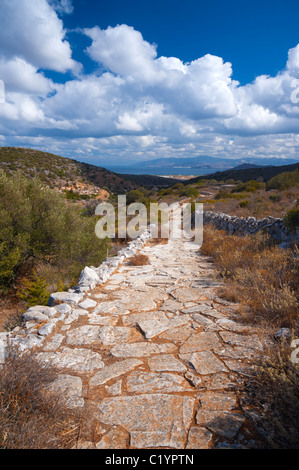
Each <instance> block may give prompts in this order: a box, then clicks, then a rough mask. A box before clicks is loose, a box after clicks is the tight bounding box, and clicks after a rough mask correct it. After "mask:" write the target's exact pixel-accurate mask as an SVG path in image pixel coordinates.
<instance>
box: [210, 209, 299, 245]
mask: <svg viewBox="0 0 299 470" xmlns="http://www.w3.org/2000/svg"><path fill="white" fill-rule="evenodd" d="M203 221H204V223H211V224H213V225H215V226H216V228H217V229H219V230H225V231H227V232H229V233H230V234H237V235H245V234H249V235H253V234H255V233H258V232H261V231H264V232H267V233H268V234H269V235H270V236H271V237H272V238H273V239H274V240H275V241H276V242H278V243H280V244H281V245H282V246H287V245H288V244H290V243H292V241H293V240H294V238H295V239H297V235H295V236H294V235H293V234H291V233H290V232H289V230H288V228H287V227H286V226H285V225H284V223H283V219H280V218H275V217H271V216H268V217H265V218H263V219H256V218H255V217H236V216H231V215H228V214H223V213H217V212H212V211H205V212H204V214H203ZM298 238H299V237H298Z"/></svg>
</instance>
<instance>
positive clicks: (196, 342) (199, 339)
mask: <svg viewBox="0 0 299 470" xmlns="http://www.w3.org/2000/svg"><path fill="white" fill-rule="evenodd" d="M221 347H222V346H221V343H220V341H219V339H218V336H217V334H216V333H214V332H205V331H204V332H199V333H194V334H193V335H192V336H190V338H188V339H187V341H186V342H185V343H184V344H183V345H182V346H181V349H180V353H181V354H185V353H189V352H198V351H206V350H209V349H211V350H214V351H217V350H219V349H220V348H221Z"/></svg>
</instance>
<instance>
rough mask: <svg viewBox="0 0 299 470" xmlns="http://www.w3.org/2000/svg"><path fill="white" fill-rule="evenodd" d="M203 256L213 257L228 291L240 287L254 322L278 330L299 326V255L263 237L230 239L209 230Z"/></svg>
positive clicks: (227, 236) (205, 239)
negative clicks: (271, 326)
mask: <svg viewBox="0 0 299 470" xmlns="http://www.w3.org/2000/svg"><path fill="white" fill-rule="evenodd" d="M201 252H202V253H203V254H205V255H208V256H211V257H212V258H213V260H214V262H215V264H216V267H217V269H218V271H219V274H220V275H221V276H222V277H223V278H225V279H226V281H227V282H228V284H227V289H228V290H230V289H231V286H232V285H234V286H235V285H237V286H238V299H237V300H238V301H240V302H242V303H245V304H246V305H248V306H249V307H250V309H251V312H252V314H253V315H252V319H254V321H257V322H262V323H264V324H273V325H275V326H277V327H283V326H293V327H296V326H297V325H298V320H299V315H298V313H299V257H298V252H295V253H294V252H292V251H291V250H281V249H280V248H278V247H277V246H275V245H273V244H272V242H271V240H270V239H269V238H268V237H267V236H266V235H263V234H261V233H260V234H257V235H254V236H248V235H247V236H244V237H239V236H234V235H233V236H231V235H228V234H227V233H226V232H223V231H220V230H216V229H214V228H212V227H206V228H205V232H204V241H203V245H202V247H201Z"/></svg>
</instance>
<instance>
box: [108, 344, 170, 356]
mask: <svg viewBox="0 0 299 470" xmlns="http://www.w3.org/2000/svg"><path fill="white" fill-rule="evenodd" d="M176 349H177V348H176V346H175V345H174V344H172V343H163V344H157V343H145V342H140V343H131V344H121V345H117V346H114V347H113V348H112V349H111V350H110V353H111V355H112V356H114V357H147V356H152V355H154V354H168V353H172V352H174V351H176Z"/></svg>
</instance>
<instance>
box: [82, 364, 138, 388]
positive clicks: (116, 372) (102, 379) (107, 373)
mask: <svg viewBox="0 0 299 470" xmlns="http://www.w3.org/2000/svg"><path fill="white" fill-rule="evenodd" d="M142 364H143V362H142V361H139V360H138V359H126V360H124V361H119V362H115V363H114V364H112V365H110V366H106V367H104V369H103V370H101V371H99V372H97V373H96V374H95V375H94V376H93V377H92V378H91V379H90V381H89V384H90V386H91V387H96V386H98V385H103V384H105V383H106V382H109V381H110V380H112V379H115V378H117V377H119V376H121V375H123V374H126V373H127V372H130V371H131V370H132V369H135V368H136V367H138V366H140V365H142Z"/></svg>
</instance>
